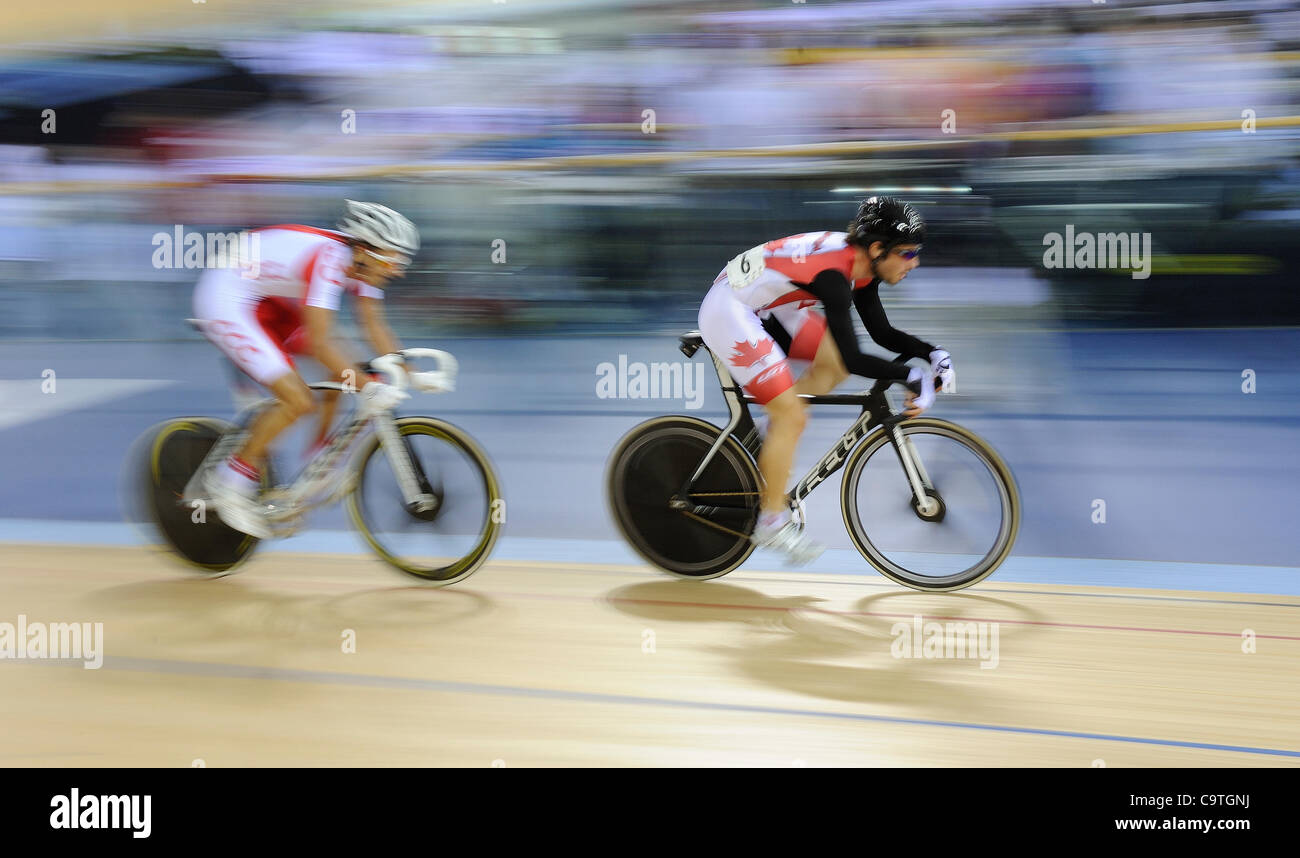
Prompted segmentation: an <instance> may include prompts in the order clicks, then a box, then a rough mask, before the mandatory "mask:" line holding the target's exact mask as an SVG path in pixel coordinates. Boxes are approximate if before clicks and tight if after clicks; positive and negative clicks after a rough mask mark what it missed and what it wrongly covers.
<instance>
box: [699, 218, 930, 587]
mask: <svg viewBox="0 0 1300 858" xmlns="http://www.w3.org/2000/svg"><path fill="white" fill-rule="evenodd" d="M924 240H925V223H924V221H922V220H921V216H920V215H919V214H917V212H916V210H915V209H913V208H912V207H911V206H909V205H907V204H906V203H904V202H902V201H901V200H896V199H894V198H892V197H871V198H870V199H868V200H865V201H864V202H863V203H862V205H861V206H860V207H859V208H858V214H857V217H855V218H854V219H853V221H852V222H851V223H849V226H848V230H847V232H808V233H803V234H800V235H793V236H790V237H788V238H781V239H777V240H775V241H769V242H767V243H766V244H761V245H759V246H758V247H755V248H752V249H751V250H747V251H745V252H744V253H742V254H740V255H739V256H737V257H736V258H735V259H732V260H731V261H730V262H729V263H727V267H726V268H725V269H723V271H722V273H721V274H719V275H718V277H717V279H715V280H714V281H713V287H712V288H711V289H710V290H709V292H708V294H707V295H706V296H705V298H704V302H703V303H702V304H701V305H700V317H699V318H700V333H701V335H702V336H703V338H704V342H705V344H706V345H708V347H709V349H710V350H711V351H712V352H713V353H714V354H715V355H718V356H719V357H721V358H722V360H723V361H724V362H725V363H726V365H727V367H728V369H729V370H730V371H731V374H732V376H733V377H734V378H735V379H736V381H737V382H738V383H739V384H740V385H742V386H743V387H744V389H745V391H746V392H747V393H749V394H750V395H752V396H753V397H754V399H755V400H756V401H757V402H759V403H760V404H762V405H763V406H765V408H766V409H767V414H768V421H769V423H768V427H767V430H766V432H765V433H764V439H763V446H762V449H761V450H760V451H759V455H758V467H759V470H760V471H761V472H762V474H763V481H764V488H763V495H762V503H761V509H760V513H759V519H758V526H757V527H756V528H755V530H754V535H753V537H752V538H753V541H754V542H755V544H757V545H760V546H763V547H766V548H771V549H774V550H777V551H779V552H781V553H783V554H785V555H786V557H787V558H788V560H789V561H790V562H792V563H796V564H804V563H810V562H812V561H813V560H815V559H816V558H817V556H818V555H820V554H821V552H822V551H823V548H822V546H820V545H817V544H816V543H814V542H812V541H811V540H810V539H808V538H807V536H806V535H805V534H804V533H803V530H802V528H801V527H800V525H799V524H797V523H796V522H794V521H793V520H792V518H791V514H790V508H789V506H788V505H787V503H786V500H785V492H786V489H785V486H786V483H787V482H788V481H789V478H790V468H791V466H792V465H793V464H794V455H795V447H796V446H797V444H798V442H799V436H800V435H801V434H803V430H804V427H805V426H806V424H807V421H808V417H807V413H806V411H807V405H806V404H805V403H804V402H803V401H802V400H801V399H799V395H800V394H825V393H829V392H830V391H832V390H834V389H835V388H836V387H837V386H838V385H839V384H840V383H841V382H843V381H844V380H845V379H846V378H848V376H849V374H850V373H851V374H853V375H860V376H865V377H867V378H878V379H892V380H895V381H898V382H902V383H904V384H905V385H906V386H907V388H908V393H907V397H906V398H907V404H906V408H905V410H904V412H903V413H904V414H905V415H906V416H908V417H915V416H916V415H918V414H920V413H921V412H922V411H924V410H925V409H927V408H929V407H930V406H931V405H932V404H933V403H934V391H935V378H936V376H937V377H938V379H939V381H940V386H941V387H944V388H947V389H949V390H951V389H952V387H953V383H954V381H955V376H954V374H953V370H952V361H951V359H950V357H949V355H948V353H947V352H946V351H944V350H943V349H940V348H938V347H937V346H933V345H930V344H929V343H927V342H924V341H922V340H919V339H917V338H916V337H914V336H912V335H910V334H905V333H903V332H902V331H899V330H896V329H895V328H893V327H892V326H891V325H890V324H889V320H888V319H887V318H886V317H885V310H884V308H883V307H882V306H881V303H880V294H879V286H880V283H881V282H884V283H888V284H889V285H891V286H892V285H895V284H897V283H898V282H899V281H901V280H902V279H903V278H904V277H906V276H907V273H908V272H909V271H911V270H912V269H913V268H915V267H916V266H917V265H919V264H920V262H919V261H918V259H917V256H918V254H920V252H921V243H922V242H923V241H924ZM818 304H820V305H821V308H822V309H821V311H820V312H819V311H818V310H817V309H815V308H816V306H817V305H818ZM851 307H856V309H857V311H858V315H859V316H860V317H861V318H862V322H863V324H864V325H866V328H867V333H868V334H870V335H871V338H872V339H873V340H875V341H876V342H877V343H879V344H880V345H882V346H884V347H885V348H887V349H889V350H890V351H895V352H898V353H899V354H900V355H901V356H903V357H907V358H924V359H927V360H929V362H930V365H929V366H928V367H926V368H924V369H921V368H919V367H908V366H905V365H901V364H897V363H891V362H890V361H887V360H885V359H883V358H878V357H873V356H870V355H864V354H863V353H862V352H861V350H860V349H859V348H858V339H857V335H856V334H855V333H854V330H853V317H852V316H851V315H850V313H849V311H850V308H851ZM828 332H829V334H830V336H826V334H827V333H828ZM787 355H788V356H789V357H791V358H794V359H796V360H805V361H811V362H812V365H811V366H810V367H809V368H808V370H807V371H806V372H804V373H803V375H801V376H800V377H799V379H798V380H795V378H794V377H793V376H792V374H791V372H790V367H789V365H788V363H787V360H786V358H787Z"/></svg>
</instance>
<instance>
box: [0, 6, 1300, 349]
mask: <svg viewBox="0 0 1300 858" xmlns="http://www.w3.org/2000/svg"><path fill="white" fill-rule="evenodd" d="M1292 6H1293V4H1291V3H1289V2H1273V0H1223V2H1178V3H1172V2H1136V0H1134V2H1124V0H1109V2H1106V3H1104V4H1102V3H1089V2H1086V0H1081V2H1071V3H1062V2H1058V0H1052V2H1043V0H910V2H903V0H875V2H838V3H836V2H808V3H803V2H798V0H796V1H795V2H777V0H769V1H768V2H764V1H763V0H692V2H680V0H638V1H637V2H630V0H622V2H620V0H604V2H599V0H588V1H587V2H564V1H563V0H508V2H490V0H475V2H457V0H442V2H429V0H426V2H374V3H365V4H356V3H342V2H316V3H311V4H301V3H292V2H287V0H282V2H275V3H272V2H264V3H256V4H254V3H249V2H221V3H217V2H213V3H199V2H195V3H174V2H168V3H161V2H153V0H132V2H127V3H115V4H112V6H111V7H109V6H103V5H102V4H90V3H80V2H73V3H71V4H61V6H60V7H59V8H58V9H44V8H41V7H39V6H31V7H29V8H26V9H23V10H21V11H16V10H11V11H10V12H7V15H10V14H12V22H11V26H9V27H8V29H7V31H6V33H5V34H4V36H3V38H4V40H5V44H4V45H3V48H2V49H0V50H2V54H3V55H2V58H0V287H2V288H0V336H3V337H7V338H27V337H31V338H73V339H77V338H89V339H189V338H194V337H196V336H197V335H196V334H194V333H193V332H192V331H190V330H189V329H188V328H187V327H186V326H185V324H184V321H183V320H184V319H185V317H186V316H187V315H189V314H190V312H189V302H190V290H191V287H192V285H193V283H194V281H195V280H196V278H197V276H198V273H199V272H197V271H194V270H185V269H180V270H175V269H167V268H163V269H160V268H156V267H154V264H153V260H154V249H155V248H154V246H153V244H152V243H151V237H152V236H153V235H154V234H155V233H157V232H167V233H171V232H172V230H173V229H174V227H175V226H176V225H183V227H184V228H185V229H186V230H195V231H201V232H210V231H229V230H237V229H242V228H245V227H252V226H261V225H267V224H272V223H283V222H305V223H313V224H319V225H330V224H331V223H332V222H333V220H334V218H335V217H336V215H337V214H338V211H339V207H340V201H341V200H342V199H343V198H344V197H354V198H362V199H373V200H376V201H380V202H383V203H386V204H388V205H391V206H393V207H395V208H397V209H399V210H401V211H403V212H404V213H406V214H408V215H409V216H410V217H412V218H413V219H414V220H415V221H416V222H417V223H418V224H419V225H420V228H421V231H422V233H423V236H424V241H425V247H424V248H423V249H422V250H421V252H420V255H419V258H418V259H417V261H416V264H415V265H414V267H413V269H412V270H411V272H410V273H409V274H408V276H407V277H406V279H405V280H402V281H400V282H398V283H396V284H395V285H394V286H393V288H392V290H391V302H392V305H391V311H390V312H391V314H392V317H393V320H394V323H395V324H394V326H395V328H397V330H398V331H399V333H401V334H403V335H405V336H408V337H409V336H436V335H439V334H445V333H450V332H455V333H461V334H463V333H472V332H483V333H487V334H500V333H507V332H509V333H515V332H557V333H576V332H595V331H604V330H638V331H644V332H656V331H665V332H667V331H676V330H678V329H681V328H685V327H691V326H693V324H694V315H695V311H696V309H697V307H698V302H699V299H700V296H702V294H703V292H704V291H705V289H706V288H707V286H708V284H709V283H710V282H711V281H712V279H713V277H714V275H715V274H716V272H717V271H718V270H719V269H720V268H721V266H722V265H723V264H724V263H725V261H726V260H727V259H728V258H730V257H731V256H732V255H734V254H735V253H737V252H739V251H740V250H743V249H745V248H747V247H750V246H752V245H754V244H755V243H758V242H759V241H762V240H766V239H769V238H774V237H778V236H782V235H786V234H789V233H792V232H799V231H805V230H810V229H823V228H825V229H841V228H843V225H844V224H845V223H846V222H847V220H848V219H849V217H850V215H851V214H852V212H853V211H854V207H855V205H856V201H857V200H858V199H859V198H861V197H862V196H864V195H867V194H869V193H872V192H884V193H893V194H896V195H898V196H901V197H903V198H906V199H908V200H909V201H911V202H913V203H915V204H917V205H918V206H920V207H921V209H922V211H923V213H924V214H925V216H926V217H927V219H928V220H929V221H930V223H931V227H932V237H931V239H930V241H929V242H928V243H927V246H926V250H925V255H924V257H923V258H924V262H925V267H924V268H923V269H922V270H921V271H920V272H918V276H917V278H916V280H917V281H918V283H917V285H916V286H915V287H913V283H912V281H911V280H909V283H908V287H907V288H904V289H900V290H897V291H896V292H894V293H891V294H890V296H889V300H890V301H891V302H892V304H893V305H894V306H898V307H900V308H902V309H903V310H904V311H906V309H907V308H908V307H909V306H910V307H911V308H912V309H914V310H915V309H916V308H917V307H918V306H920V305H922V304H923V305H924V306H925V307H928V308H929V309H930V311H932V312H937V313H941V312H943V311H944V308H945V307H947V308H949V309H951V308H953V307H957V308H958V309H957V310H956V311H955V312H960V314H961V317H962V318H963V319H967V320H969V319H972V318H988V319H1003V320H1017V319H1018V320H1025V319H1029V320H1033V321H1034V322H1035V323H1041V322H1042V321H1043V320H1044V319H1050V320H1051V321H1053V322H1056V323H1064V324H1071V325H1077V324H1084V325H1097V324H1122V325H1128V326H1132V325H1143V326H1152V325H1156V326H1178V325H1229V324H1231V325H1240V324H1245V325H1292V324H1296V323H1300V298H1298V297H1297V290H1296V289H1295V288H1294V282H1293V280H1292V279H1291V277H1290V268H1291V264H1292V262H1293V260H1294V257H1295V256H1296V254H1297V253H1300V242H1297V241H1296V240H1295V239H1296V224H1297V218H1300V173H1298V172H1297V169H1296V162H1295V157H1296V152H1297V148H1296V144H1297V125H1298V124H1300V116H1297V114H1300V109H1297V100H1298V94H1297V70H1298V69H1300V12H1297V11H1296V10H1295V9H1293V8H1292ZM50 111H52V113H51V112H50ZM747 150H748V151H747ZM1066 224H1073V225H1074V229H1075V230H1076V231H1077V232H1094V233H1100V232H1126V233H1150V235H1151V246H1152V251H1151V252H1152V259H1151V271H1152V273H1151V276H1150V277H1149V278H1148V279H1145V280H1138V279H1133V278H1132V277H1131V276H1130V272H1128V271H1123V270H1121V271H1115V270H1086V269H1085V270H1080V269H1074V270H1068V269H1067V270H1048V269H1045V268H1044V266H1043V250H1044V248H1043V239H1044V236H1045V235H1046V234H1048V233H1051V232H1062V231H1064V229H1065V226H1066ZM502 242H504V244H502ZM502 249H503V250H504V255H503V254H502V252H501V250H502ZM494 251H495V252H494ZM930 269H938V270H930ZM923 274H924V275H928V278H927V277H922V276H921V275H923Z"/></svg>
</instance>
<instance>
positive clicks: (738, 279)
mask: <svg viewBox="0 0 1300 858" xmlns="http://www.w3.org/2000/svg"><path fill="white" fill-rule="evenodd" d="M766 268H767V263H765V262H764V261H763V245H761V244H760V245H759V246H758V247H753V248H750V249H749V250H746V251H745V252H744V253H742V254H740V255H739V256H737V257H736V258H735V259H733V260H731V261H730V262H728V263H727V282H728V283H730V284H731V288H732V289H744V288H745V287H746V286H748V285H749V284H750V283H753V282H754V281H755V280H756V279H758V275H760V274H762V273H763V271H764V270H765V269H766Z"/></svg>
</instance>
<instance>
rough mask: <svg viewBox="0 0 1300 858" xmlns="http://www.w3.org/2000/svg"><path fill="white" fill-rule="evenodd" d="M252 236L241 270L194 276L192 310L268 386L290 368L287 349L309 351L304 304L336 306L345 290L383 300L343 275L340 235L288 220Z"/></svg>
mask: <svg viewBox="0 0 1300 858" xmlns="http://www.w3.org/2000/svg"><path fill="white" fill-rule="evenodd" d="M252 236H253V238H252V239H251V240H250V242H249V248H248V251H247V254H246V255H247V257H248V258H247V259H243V260H242V261H241V266H240V268H238V269H235V268H211V269H208V270H207V271H205V272H204V274H203V276H202V277H200V278H199V283H198V285H197V286H196V287H195V289H194V316H195V318H196V319H198V320H199V321H200V323H202V326H201V330H202V331H203V333H204V335H205V336H206V337H208V339H210V340H211V341H212V342H213V343H214V344H215V345H216V346H217V348H219V349H221V351H222V352H224V353H225V354H226V356H227V357H229V358H230V359H231V360H232V361H234V363H235V365H236V366H238V367H239V368H240V369H242V370H243V371H244V372H246V373H248V375H250V376H251V377H252V378H254V379H255V380H257V381H258V382H261V383H262V384H266V385H268V386H269V385H270V384H271V383H272V382H274V381H275V380H276V379H278V378H280V377H281V376H283V375H285V374H286V373H290V372H293V371H294V368H293V358H292V357H291V355H294V354H310V353H311V351H312V346H311V343H310V342H309V341H308V337H307V330H306V328H305V327H304V325H303V320H302V308H303V307H322V308H324V309H326V310H332V311H337V310H338V309H339V305H340V303H341V302H342V296H343V293H344V292H349V293H351V294H353V295H356V296H359V297H362V298H376V299H382V298H383V297H384V291H383V290H382V289H379V288H377V287H375V286H371V285H369V284H367V283H363V282H361V281H360V280H356V279H354V278H350V277H347V276H345V275H344V272H345V271H346V270H347V269H348V267H349V266H350V265H351V263H352V251H351V249H349V247H348V245H347V240H346V238H345V237H344V236H343V235H342V234H341V233H337V232H333V231H331V230H327V229H318V228H316V227H311V226H299V225H297V224H293V225H285V226H270V227H266V228H265V229H259V230H254V231H253V233H252Z"/></svg>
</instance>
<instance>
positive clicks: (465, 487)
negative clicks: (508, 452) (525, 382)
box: [348, 417, 505, 585]
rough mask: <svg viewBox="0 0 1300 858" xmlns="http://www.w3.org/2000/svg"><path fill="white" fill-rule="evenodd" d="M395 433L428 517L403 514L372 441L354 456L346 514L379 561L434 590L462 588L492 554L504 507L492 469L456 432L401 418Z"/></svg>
mask: <svg viewBox="0 0 1300 858" xmlns="http://www.w3.org/2000/svg"><path fill="white" fill-rule="evenodd" d="M396 425H397V431H398V434H399V436H400V437H401V439H402V442H403V445H404V447H405V449H406V451H407V453H409V455H410V457H411V461H412V464H413V465H414V466H415V475H416V479H417V480H418V481H419V483H420V490H421V492H423V493H426V494H429V495H432V496H433V499H434V506H433V508H431V509H426V510H415V509H411V508H410V507H408V506H407V504H406V502H405V498H404V495H403V494H402V489H401V485H400V483H399V482H398V478H397V473H396V472H395V471H394V470H393V467H392V465H391V464H390V462H389V460H388V456H387V455H386V454H385V452H384V448H383V446H382V445H381V443H380V439H379V438H378V437H377V436H376V437H375V438H374V439H373V440H372V441H371V442H370V444H369V445H368V446H367V447H366V449H365V450H363V451H362V452H361V453H360V454H359V458H358V462H359V463H360V464H359V465H358V469H359V474H360V476H359V477H358V478H357V482H356V485H355V486H353V488H352V491H351V492H349V494H348V512H349V513H351V515H352V521H353V522H354V523H355V524H356V526H357V529H358V530H360V531H361V535H362V536H364V537H365V539H366V542H368V543H369V544H370V547H371V548H373V549H374V550H375V553H377V554H378V555H379V556H380V557H382V558H384V560H386V561H388V562H389V563H391V564H392V565H393V566H395V567H397V568H398V569H400V570H402V571H403V572H405V573H407V574H408V575H413V576H415V577H416V578H420V579H422V580H425V581H431V582H435V583H437V584H439V585H447V584H454V583H456V582H457V581H462V580H464V579H465V578H468V577H469V576H470V575H472V574H474V572H475V571H476V570H477V569H478V568H479V567H480V566H482V565H483V563H484V561H486V560H487V558H488V556H489V555H490V554H491V553H492V547H493V546H494V545H495V544H496V541H497V537H498V536H499V535H500V533H501V525H502V524H503V523H504V521H505V501H504V500H502V498H501V489H500V486H499V484H498V482H497V477H496V474H495V472H493V470H492V463H491V462H490V461H489V460H488V458H487V455H486V454H485V453H484V452H483V451H482V450H481V449H479V446H478V445H477V444H476V443H474V440H473V439H472V438H470V436H469V435H467V434H466V433H465V432H463V431H462V430H460V429H458V428H456V427H455V426H453V425H451V424H450V423H446V422H444V421H442V420H436V419H434V418H432V417H402V418H400V419H398V420H397V421H396Z"/></svg>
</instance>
